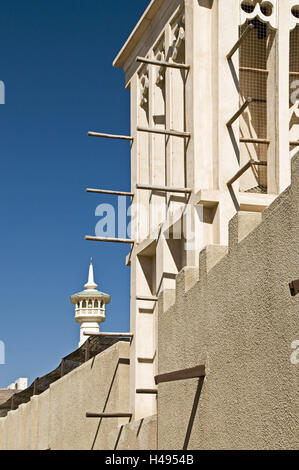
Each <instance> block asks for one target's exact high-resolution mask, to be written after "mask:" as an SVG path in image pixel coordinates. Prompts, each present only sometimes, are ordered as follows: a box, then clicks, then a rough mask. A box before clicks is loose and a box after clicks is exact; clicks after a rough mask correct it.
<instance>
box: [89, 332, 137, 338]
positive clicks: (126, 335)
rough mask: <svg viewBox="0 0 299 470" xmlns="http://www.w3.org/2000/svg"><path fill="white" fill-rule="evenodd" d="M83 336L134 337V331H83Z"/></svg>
mask: <svg viewBox="0 0 299 470" xmlns="http://www.w3.org/2000/svg"><path fill="white" fill-rule="evenodd" d="M83 336H111V337H112V336H115V337H117V338H133V336H134V334H133V333H83Z"/></svg>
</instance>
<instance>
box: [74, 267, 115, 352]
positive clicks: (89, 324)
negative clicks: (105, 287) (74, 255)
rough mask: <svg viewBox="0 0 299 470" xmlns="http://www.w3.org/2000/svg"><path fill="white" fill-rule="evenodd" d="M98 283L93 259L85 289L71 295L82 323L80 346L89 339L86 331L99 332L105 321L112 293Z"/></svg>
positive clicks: (77, 317)
mask: <svg viewBox="0 0 299 470" xmlns="http://www.w3.org/2000/svg"><path fill="white" fill-rule="evenodd" d="M97 287H98V285H97V284H96V283H95V281H94V273H93V265H92V259H91V260H90V265H89V274H88V281H87V283H86V284H85V286H84V288H85V290H84V291H82V292H79V293H78V294H74V295H72V296H71V302H72V304H73V305H76V309H75V312H76V313H75V320H76V322H78V323H80V324H81V326H80V341H79V347H80V346H81V345H82V344H83V343H84V342H85V341H86V340H87V338H88V336H85V333H89V334H92V333H98V332H99V331H100V326H99V323H102V322H104V321H105V314H106V304H109V302H110V295H108V294H104V293H103V292H100V291H99V290H97Z"/></svg>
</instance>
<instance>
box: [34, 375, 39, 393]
mask: <svg viewBox="0 0 299 470" xmlns="http://www.w3.org/2000/svg"><path fill="white" fill-rule="evenodd" d="M38 381H39V378H38V377H37V378H36V379H35V381H34V384H33V395H38Z"/></svg>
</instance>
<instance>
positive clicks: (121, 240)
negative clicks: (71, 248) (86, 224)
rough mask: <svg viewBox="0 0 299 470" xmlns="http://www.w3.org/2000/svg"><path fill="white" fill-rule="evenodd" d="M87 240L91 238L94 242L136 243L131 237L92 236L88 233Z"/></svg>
mask: <svg viewBox="0 0 299 470" xmlns="http://www.w3.org/2000/svg"><path fill="white" fill-rule="evenodd" d="M85 240H89V241H92V242H110V243H131V244H133V243H135V240H132V239H130V238H106V237H91V236H89V235H87V236H86V237H85Z"/></svg>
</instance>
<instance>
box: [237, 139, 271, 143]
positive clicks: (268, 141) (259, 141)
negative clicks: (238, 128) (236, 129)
mask: <svg viewBox="0 0 299 470" xmlns="http://www.w3.org/2000/svg"><path fill="white" fill-rule="evenodd" d="M240 142H241V143H242V144H261V145H269V144H270V143H271V141H270V140H268V139H250V138H248V139H246V138H241V139H240Z"/></svg>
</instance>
